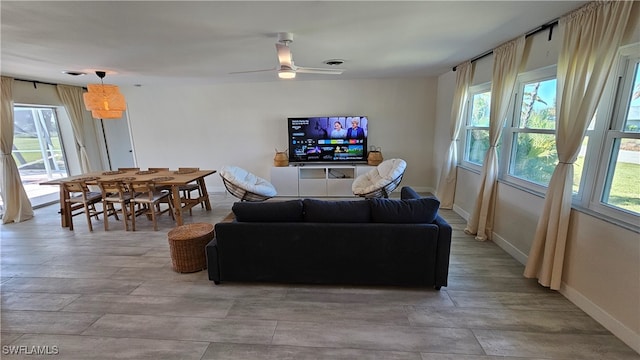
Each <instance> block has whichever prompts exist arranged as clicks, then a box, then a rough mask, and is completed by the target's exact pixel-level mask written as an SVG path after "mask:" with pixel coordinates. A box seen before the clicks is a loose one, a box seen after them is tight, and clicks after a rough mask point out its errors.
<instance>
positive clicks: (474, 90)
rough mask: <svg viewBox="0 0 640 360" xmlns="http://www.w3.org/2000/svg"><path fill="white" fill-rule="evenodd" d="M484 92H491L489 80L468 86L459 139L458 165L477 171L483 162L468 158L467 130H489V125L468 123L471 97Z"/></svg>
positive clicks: (471, 109) (470, 111) (471, 102)
mask: <svg viewBox="0 0 640 360" xmlns="http://www.w3.org/2000/svg"><path fill="white" fill-rule="evenodd" d="M486 92H488V93H490V94H491V82H486V83H482V84H477V85H473V86H470V87H469V89H468V91H467V104H466V106H465V113H464V125H463V129H462V130H463V131H464V135H463V136H462V140H463V141H461V147H462V149H460V150H461V151H460V153H461V154H462V157H461V158H460V160H459V161H458V165H460V166H462V167H464V168H467V169H471V170H474V171H477V172H481V171H482V167H483V166H484V164H477V163H475V162H471V161H469V160H468V158H469V150H470V146H471V142H470V139H469V132H470V131H473V130H486V131H487V132H489V126H486V127H484V126H473V125H470V123H471V119H472V116H473V97H474V96H475V95H478V94H482V93H486ZM485 156H486V153H485Z"/></svg>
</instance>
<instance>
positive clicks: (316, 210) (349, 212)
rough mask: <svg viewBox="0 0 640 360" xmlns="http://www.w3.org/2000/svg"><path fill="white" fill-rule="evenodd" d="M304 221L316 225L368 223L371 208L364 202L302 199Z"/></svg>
mask: <svg viewBox="0 0 640 360" xmlns="http://www.w3.org/2000/svg"><path fill="white" fill-rule="evenodd" d="M303 203H304V221H305V222H318V223H368V222H371V208H370V206H369V203H368V202H367V201H364V200H356V201H326V200H314V199H304V201H303Z"/></svg>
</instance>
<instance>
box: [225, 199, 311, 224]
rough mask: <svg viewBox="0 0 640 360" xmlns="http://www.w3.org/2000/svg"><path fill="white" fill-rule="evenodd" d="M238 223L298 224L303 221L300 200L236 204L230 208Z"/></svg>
mask: <svg viewBox="0 0 640 360" xmlns="http://www.w3.org/2000/svg"><path fill="white" fill-rule="evenodd" d="M231 210H233V213H234V214H235V215H236V221H239V222H299V221H302V220H303V215H302V200H288V201H273V202H271V201H267V202H262V203H253V202H236V203H234V204H233V206H232V207H231Z"/></svg>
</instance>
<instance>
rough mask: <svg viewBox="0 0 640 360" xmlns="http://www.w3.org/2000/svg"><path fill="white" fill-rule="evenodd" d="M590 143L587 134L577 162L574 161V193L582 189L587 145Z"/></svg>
mask: <svg viewBox="0 0 640 360" xmlns="http://www.w3.org/2000/svg"><path fill="white" fill-rule="evenodd" d="M588 145H589V136H588V135H587V136H585V137H584V139H583V140H582V145H581V146H580V152H579V153H578V158H577V159H576V162H575V163H573V193H574V194H577V193H578V192H579V191H580V181H581V180H582V174H583V172H584V170H585V166H584V158H585V156H586V154H587V146H588Z"/></svg>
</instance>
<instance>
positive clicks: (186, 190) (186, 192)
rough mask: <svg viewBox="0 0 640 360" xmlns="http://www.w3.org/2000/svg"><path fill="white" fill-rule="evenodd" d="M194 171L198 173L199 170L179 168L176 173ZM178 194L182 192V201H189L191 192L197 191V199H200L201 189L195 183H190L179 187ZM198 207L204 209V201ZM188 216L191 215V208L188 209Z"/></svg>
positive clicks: (195, 168)
mask: <svg viewBox="0 0 640 360" xmlns="http://www.w3.org/2000/svg"><path fill="white" fill-rule="evenodd" d="M195 171H200V168H197V167H179V168H178V173H180V172H195ZM179 189H180V192H182V198H183V199H187V200H191V192H193V191H197V192H198V198H202V195H203V194H202V189H200V185H199V184H198V183H197V182H192V183H189V184H186V185H180V188H179ZM200 206H201V207H202V208H203V209H204V201H201V202H200ZM189 215H193V212H192V211H191V207H190V208H189Z"/></svg>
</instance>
